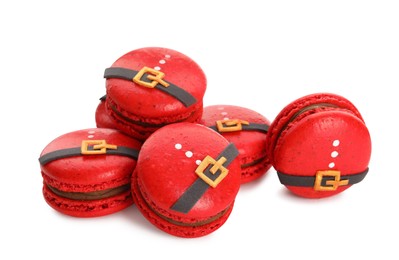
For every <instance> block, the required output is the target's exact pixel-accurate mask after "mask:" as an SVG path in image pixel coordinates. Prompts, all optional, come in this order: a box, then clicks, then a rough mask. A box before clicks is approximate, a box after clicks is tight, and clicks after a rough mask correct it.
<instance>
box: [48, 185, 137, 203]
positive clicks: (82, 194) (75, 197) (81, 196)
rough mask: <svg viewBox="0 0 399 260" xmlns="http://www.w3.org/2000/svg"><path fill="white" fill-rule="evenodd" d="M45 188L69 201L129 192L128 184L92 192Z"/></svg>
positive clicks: (93, 198)
mask: <svg viewBox="0 0 399 260" xmlns="http://www.w3.org/2000/svg"><path fill="white" fill-rule="evenodd" d="M47 187H48V188H49V189H50V190H51V191H52V192H54V193H55V194H56V195H58V196H60V197H63V198H67V199H71V200H99V199H106V198H110V197H113V196H115V195H118V194H121V193H123V192H126V191H129V190H130V184H125V185H122V186H119V187H115V188H111V189H106V190H99V191H92V192H66V191H61V190H59V189H56V188H54V187H52V186H50V185H47Z"/></svg>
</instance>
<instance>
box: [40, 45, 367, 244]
mask: <svg viewBox="0 0 399 260" xmlns="http://www.w3.org/2000/svg"><path fill="white" fill-rule="evenodd" d="M104 78H105V79H106V95H104V97H102V98H101V99H100V102H99V105H98V107H97V108H96V111H95V120H96V127H94V128H90V129H81V130H77V131H74V132H71V133H65V134H63V135H60V136H59V137H58V138H56V139H54V140H53V141H51V142H50V143H49V144H48V145H47V146H46V147H45V148H44V149H43V150H42V152H41V154H40V157H39V162H40V167H41V173H42V177H43V195H44V198H45V201H46V202H47V203H48V204H49V205H50V206H51V207H52V208H54V209H55V210H57V211H59V212H61V213H64V214H67V215H70V216H75V217H98V216H104V215H108V214H112V213H115V212H118V211H120V210H123V209H125V208H127V207H129V206H132V205H134V206H136V207H137V208H138V209H139V211H140V212H141V213H142V215H143V216H144V217H145V218H146V219H147V220H148V221H149V222H151V223H152V224H153V225H154V226H155V227H157V228H159V229H161V230H163V231H165V232H167V233H169V234H171V235H174V236H179V237H187V238H193V237H200V236H204V235H207V234H210V233H212V232H214V231H215V230H217V229H218V228H219V227H221V226H222V225H223V224H224V223H225V222H226V220H227V219H228V217H229V215H230V213H231V212H232V209H233V206H234V201H235V198H236V196H237V194H238V191H239V189H240V186H241V185H245V183H248V182H252V181H255V180H258V179H259V178H261V177H262V176H264V175H265V174H266V173H267V172H268V170H269V169H270V168H271V167H273V168H274V169H275V170H276V172H277V174H278V177H279V180H280V182H281V183H282V184H283V185H285V186H286V187H287V188H288V189H289V190H290V191H292V192H293V193H294V194H296V195H298V196H300V197H304V198H323V197H329V196H332V195H335V194H337V193H339V192H342V191H343V190H345V189H347V188H348V187H350V186H351V185H353V184H355V183H358V182H360V181H362V180H363V178H364V177H365V176H366V174H367V171H368V164H369V160H370V154H371V140H370V135H369V132H368V130H367V127H366V125H365V123H364V120H363V118H362V116H361V115H360V113H359V111H358V110H357V109H356V107H355V106H354V105H353V104H352V103H351V102H349V101H348V100H347V99H345V98H344V97H342V96H339V95H336V94H331V93H316V94H310V95H307V96H303V97H301V98H299V99H297V100H295V101H293V102H292V103H291V104H289V105H287V106H286V107H285V108H284V109H283V110H282V111H281V112H280V113H279V114H278V116H277V117H276V118H275V120H273V122H272V123H271V122H270V121H269V120H268V119H267V118H266V117H265V116H264V115H262V114H260V113H258V112H257V111H254V110H252V109H250V108H245V107H239V106H235V105H232V104H220V105H210V106H206V105H205V104H203V97H204V94H205V91H206V88H207V81H206V76H205V74H204V72H203V70H202V69H201V67H200V66H199V65H198V64H197V63H196V62H195V61H193V60H192V59H191V58H189V57H188V56H186V55H184V54H182V53H180V52H177V51H175V50H171V49H167V48H155V47H148V48H141V49H136V50H133V51H131V52H128V53H126V54H125V55H123V56H121V57H120V58H119V59H117V60H116V61H115V62H114V63H113V64H112V65H111V66H110V67H109V68H106V69H105V72H104Z"/></svg>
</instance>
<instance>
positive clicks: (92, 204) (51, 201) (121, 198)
mask: <svg viewBox="0 0 399 260" xmlns="http://www.w3.org/2000/svg"><path fill="white" fill-rule="evenodd" d="M43 196H44V199H45V201H46V202H47V204H48V205H49V206H50V207H52V208H53V209H55V210H56V211H58V212H61V213H63V214H66V215H69V216H73V217H80V218H89V217H100V216H105V215H109V214H112V213H115V212H118V211H121V210H123V209H125V208H127V207H129V206H131V205H132V204H133V200H132V196H131V192H130V191H126V192H123V193H121V194H118V195H115V196H112V197H109V198H105V199H99V200H71V199H68V198H64V197H61V196H58V195H56V194H55V193H54V192H52V191H51V190H50V189H49V188H48V187H47V185H46V184H44V185H43Z"/></svg>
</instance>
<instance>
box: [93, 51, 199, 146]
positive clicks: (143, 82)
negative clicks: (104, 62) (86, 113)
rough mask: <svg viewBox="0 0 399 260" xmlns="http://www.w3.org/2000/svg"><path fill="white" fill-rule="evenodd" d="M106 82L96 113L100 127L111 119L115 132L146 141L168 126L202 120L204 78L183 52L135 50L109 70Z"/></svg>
mask: <svg viewBox="0 0 399 260" xmlns="http://www.w3.org/2000/svg"><path fill="white" fill-rule="evenodd" d="M104 78H106V97H105V99H104V100H103V101H102V102H101V103H104V104H103V105H101V104H100V105H99V108H98V109H99V110H100V111H97V115H96V120H97V126H103V125H104V121H103V119H104V118H103V117H109V118H108V119H109V120H108V119H105V120H106V122H107V123H106V125H108V121H111V122H113V127H114V128H116V129H118V130H120V131H122V132H124V133H126V134H128V135H130V136H133V137H135V138H136V139H138V140H142V141H144V140H145V139H147V138H148V137H149V136H150V135H151V134H152V133H153V132H154V131H156V130H157V129H159V128H161V127H163V126H165V125H167V124H172V123H177V122H199V120H200V119H201V115H202V109H203V102H202V99H203V97H204V94H205V90H206V77H205V74H204V72H203V70H202V69H201V67H200V66H199V65H198V64H197V63H196V62H194V61H193V60H192V59H191V58H189V57H188V56H186V55H184V54H182V53H180V52H177V51H175V50H171V49H167V48H157V47H149V48H141V49H137V50H133V51H131V52H128V53H126V54H124V55H123V56H121V57H120V58H119V59H117V60H116V61H115V62H114V63H113V64H112V65H111V67H109V68H106V69H105V72H104ZM102 106H105V111H102V110H104V108H103V107H102ZM101 111H102V112H101ZM103 114H105V115H103ZM102 115H103V116H102Z"/></svg>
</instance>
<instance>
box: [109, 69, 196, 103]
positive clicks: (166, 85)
mask: <svg viewBox="0 0 399 260" xmlns="http://www.w3.org/2000/svg"><path fill="white" fill-rule="evenodd" d="M164 76H165V74H164V73H163V72H161V71H159V70H154V69H151V68H148V67H143V68H142V69H141V70H140V71H136V70H130V69H125V68H118V67H111V68H107V69H105V72H104V78H106V79H109V78H118V79H125V80H132V81H133V82H135V83H137V84H139V85H141V86H144V87H147V88H156V89H158V90H160V91H163V92H165V93H166V94H168V95H171V96H173V97H175V98H177V99H178V100H179V101H180V102H182V103H183V105H184V106H185V107H189V106H191V105H193V104H195V103H196V102H197V100H196V99H195V97H193V96H192V95H191V94H190V93H188V92H187V91H185V90H184V89H182V88H180V87H178V86H176V85H174V84H172V83H170V82H168V81H166V80H164V79H163V77H164Z"/></svg>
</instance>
